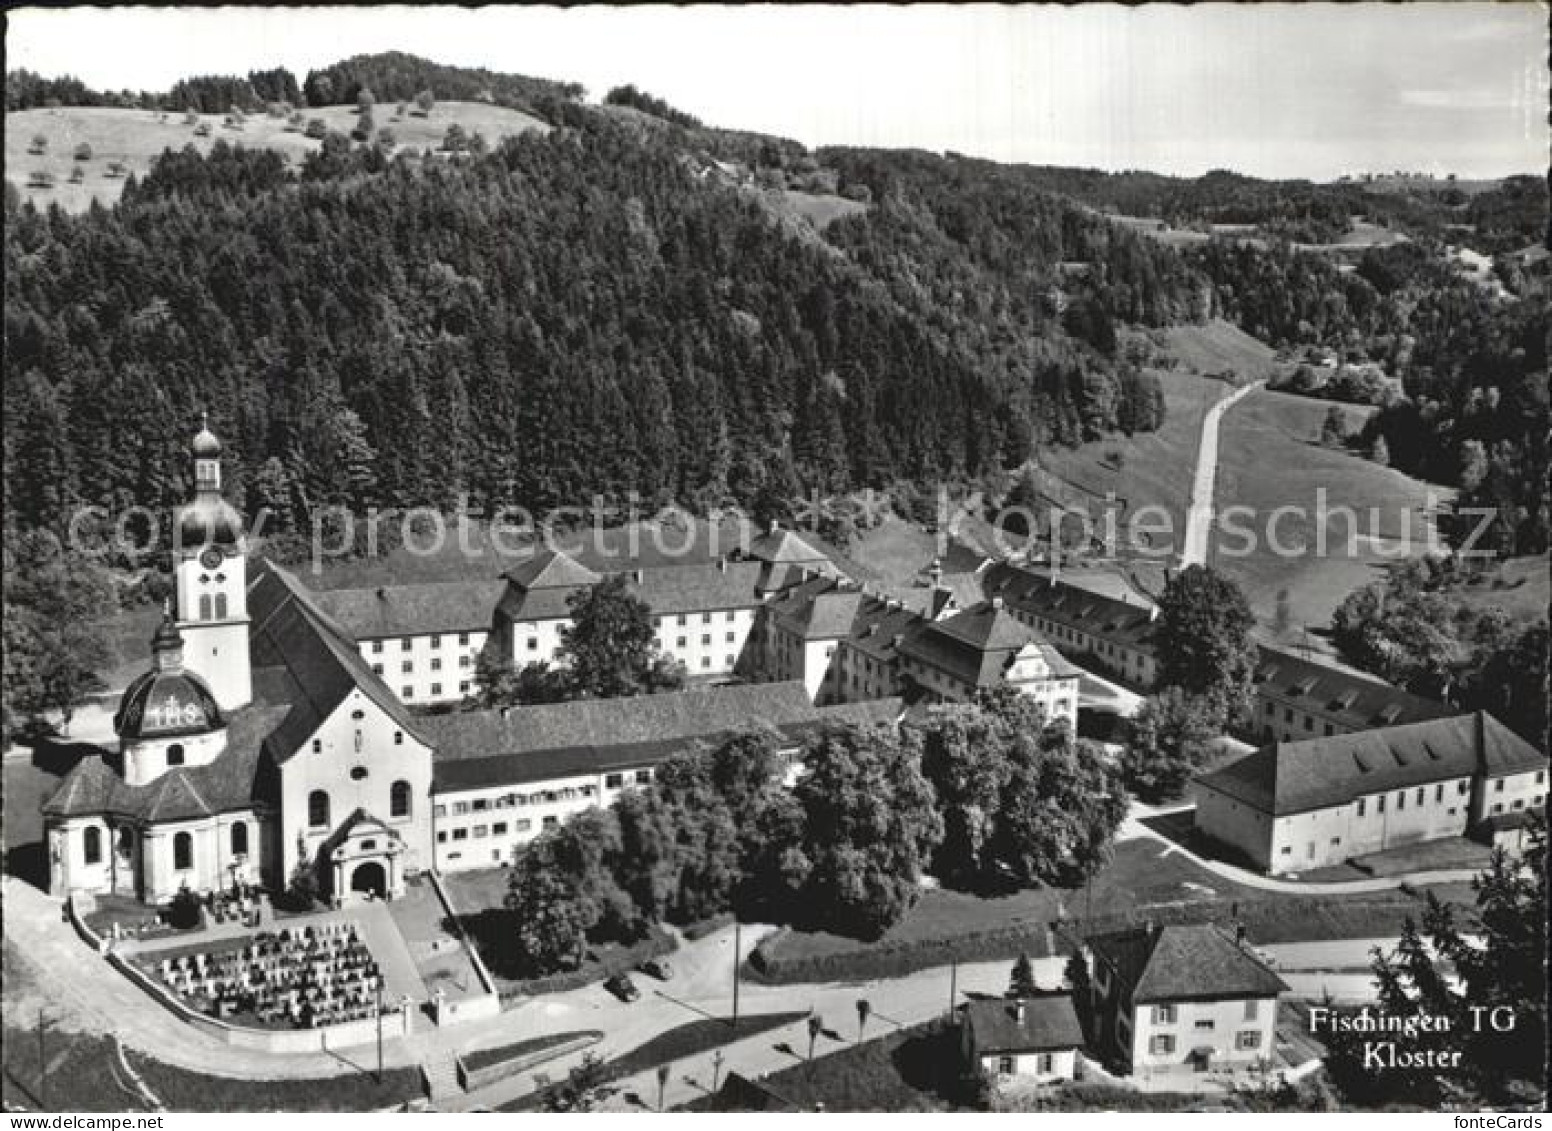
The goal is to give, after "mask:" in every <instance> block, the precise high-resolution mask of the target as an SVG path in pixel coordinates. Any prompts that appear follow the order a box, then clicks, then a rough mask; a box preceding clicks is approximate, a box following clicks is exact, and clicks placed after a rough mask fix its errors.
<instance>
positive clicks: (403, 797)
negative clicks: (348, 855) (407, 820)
mask: <svg viewBox="0 0 1552 1131" xmlns="http://www.w3.org/2000/svg"><path fill="white" fill-rule="evenodd" d="M351 776H352V777H355V776H356V775H355V774H354V773H352V775H351ZM360 776H361V777H363V778H364V777H365V776H366V774H365V773H364V772H363V773H362V774H361V775H360ZM412 796H413V794H412V792H411V789H410V783H409V782H407V781H402V780H401V781H396V782H394V783H393V785H391V786H389V787H388V815H389V816H390V817H408V816H409V815H410V805H411V797H412ZM329 812H330V803H329V794H328V792H327V791H326V790H322V789H315V790H313V791H312V792H311V793H309V794H308V795H307V823H308V825H309V826H311V827H312V828H315V829H320V828H328V826H329V825H330V824H331V821H330V820H329Z"/></svg>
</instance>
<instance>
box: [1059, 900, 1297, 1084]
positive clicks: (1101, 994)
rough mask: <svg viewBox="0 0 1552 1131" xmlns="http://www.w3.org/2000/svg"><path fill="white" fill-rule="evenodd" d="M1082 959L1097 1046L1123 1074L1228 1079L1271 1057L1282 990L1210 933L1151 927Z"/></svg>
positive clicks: (1091, 942) (1253, 960)
mask: <svg viewBox="0 0 1552 1131" xmlns="http://www.w3.org/2000/svg"><path fill="white" fill-rule="evenodd" d="M1085 950H1086V951H1087V957H1088V962H1089V970H1090V975H1089V978H1090V994H1091V1008H1092V1015H1093V1017H1094V1032H1095V1039H1096V1041H1098V1042H1099V1043H1100V1044H1101V1045H1102V1046H1103V1048H1104V1050H1105V1051H1106V1052H1107V1053H1109V1054H1110V1055H1111V1056H1113V1057H1114V1058H1115V1060H1116V1062H1117V1063H1119V1065H1120V1066H1121V1069H1122V1071H1123V1072H1126V1073H1129V1074H1133V1075H1142V1076H1146V1077H1149V1078H1154V1077H1158V1076H1166V1075H1190V1074H1196V1073H1205V1072H1223V1071H1227V1072H1231V1073H1233V1072H1240V1071H1243V1070H1246V1069H1249V1068H1251V1067H1253V1066H1255V1065H1256V1064H1257V1063H1258V1062H1262V1061H1265V1060H1267V1059H1269V1058H1270V1057H1271V1056H1272V1053H1273V1042H1274V1039H1275V1035H1276V1026H1277V1001H1278V997H1279V995H1281V994H1282V993H1283V992H1284V991H1286V990H1287V989H1288V986H1287V985H1286V984H1285V983H1284V982H1283V980H1282V979H1281V978H1279V977H1278V976H1277V975H1276V974H1275V973H1273V972H1272V970H1271V969H1270V968H1269V967H1268V966H1267V965H1266V964H1265V963H1264V962H1262V961H1261V959H1260V958H1258V957H1257V956H1256V955H1255V954H1254V953H1253V952H1252V951H1251V950H1250V949H1248V948H1247V947H1246V946H1244V945H1243V943H1242V942H1236V940H1234V939H1232V938H1230V937H1229V936H1228V935H1226V934H1224V933H1223V932H1222V931H1221V930H1220V929H1219V928H1217V927H1216V926H1213V925H1211V924H1205V923H1204V924H1190V925H1172V926H1162V925H1159V924H1157V923H1151V922H1150V923H1145V924H1143V925H1142V926H1139V927H1135V928H1132V929H1130V930H1126V931H1117V932H1113V933H1109V934H1101V935H1095V936H1092V937H1090V938H1088V939H1087V940H1085Z"/></svg>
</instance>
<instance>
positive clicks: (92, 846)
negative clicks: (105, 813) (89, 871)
mask: <svg viewBox="0 0 1552 1131" xmlns="http://www.w3.org/2000/svg"><path fill="white" fill-rule="evenodd" d="M82 839H83V841H84V844H83V847H84V848H85V849H86V862H87V863H88V864H100V863H101V862H102V830H101V829H99V828H98V827H97V826H96V825H87V826H86V832H85V834H84V835H83V838H82Z"/></svg>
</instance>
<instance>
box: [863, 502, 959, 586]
mask: <svg viewBox="0 0 1552 1131" xmlns="http://www.w3.org/2000/svg"><path fill="white" fill-rule="evenodd" d="M937 545H938V543H937V539H936V538H935V537H934V536H933V535H931V534H929V533H928V532H927V531H926V530H924V529H922V527H921V526H919V525H918V524H916V523H914V522H909V521H907V520H905V519H902V518H898V517H896V516H895V515H889V516H887V517H886V518H885V519H884V520H883V521H882V522H880V523H879V524H878V525H877V526H875V527H874V528H873V529H872V530H869V531H868V532H867V533H866V534H864V535H863V536H862V537H861V538H858V539H857V540H856V541H855V542H853V543H852V546H851V550H850V554H851V558H852V560H853V561H855V562H856V563H857V564H858V565H859V566H861V567H862V568H863V569H864V570H865V571H866V572H867V573H869V574H871V575H873V576H874V577H876V578H877V579H878V581H879V582H881V583H882V584H884V585H909V584H910V583H911V582H912V580H913V579H914V578H915V577H916V575H917V574H919V573H920V572H921V571H922V570H924V569H926V568H927V567H928V566H929V565H931V564H932V559H933V557H934V556H936V554H937Z"/></svg>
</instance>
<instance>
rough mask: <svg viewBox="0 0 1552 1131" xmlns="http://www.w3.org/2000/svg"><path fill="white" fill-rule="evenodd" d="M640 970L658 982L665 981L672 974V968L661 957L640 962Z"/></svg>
mask: <svg viewBox="0 0 1552 1131" xmlns="http://www.w3.org/2000/svg"><path fill="white" fill-rule="evenodd" d="M641 972H642V973H643V974H646V975H649V976H650V977H653V978H656V979H657V980H658V981H659V982H666V981H668V979H670V978H672V977H673V976H674V968H673V967H672V966H670V965H669V964H668V963H667V962H666V961H664V960H663V959H661V958H649V959H647V960H646V961H645V962H643V963H642V964H641Z"/></svg>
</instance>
